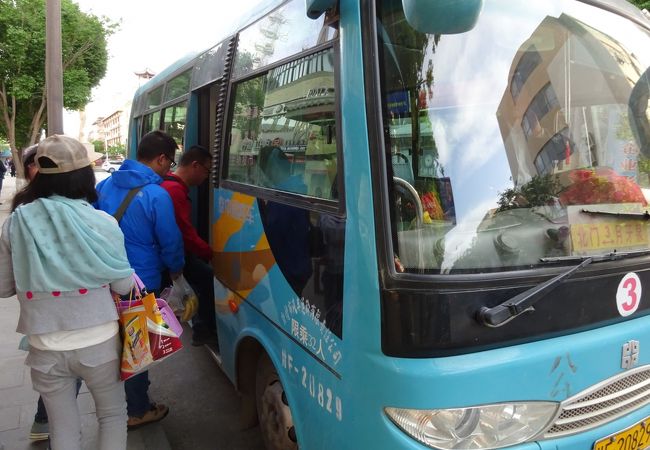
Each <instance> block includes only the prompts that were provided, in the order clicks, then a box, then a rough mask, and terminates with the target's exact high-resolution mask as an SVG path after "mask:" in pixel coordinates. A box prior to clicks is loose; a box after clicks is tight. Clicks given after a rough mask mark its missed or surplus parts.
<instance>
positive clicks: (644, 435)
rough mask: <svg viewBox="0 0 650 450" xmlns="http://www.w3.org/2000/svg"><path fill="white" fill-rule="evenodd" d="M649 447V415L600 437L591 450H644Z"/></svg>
mask: <svg viewBox="0 0 650 450" xmlns="http://www.w3.org/2000/svg"><path fill="white" fill-rule="evenodd" d="M647 448H650V417H647V418H645V419H644V420H642V421H641V422H639V423H637V424H636V425H633V426H631V427H630V428H627V429H625V430H623V431H619V432H618V433H615V434H612V435H611V436H607V437H605V438H602V439H600V440H598V441H596V443H595V444H594V448H593V450H644V449H647Z"/></svg>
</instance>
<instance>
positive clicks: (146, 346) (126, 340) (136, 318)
mask: <svg viewBox="0 0 650 450" xmlns="http://www.w3.org/2000/svg"><path fill="white" fill-rule="evenodd" d="M134 279H135V281H136V287H135V288H134V292H135V294H134V292H132V293H131V296H130V297H129V299H128V300H122V299H120V298H119V296H118V297H116V299H115V305H116V307H117V310H118V313H119V316H120V329H121V332H122V341H123V347H122V364H121V369H120V377H121V379H122V380H127V379H128V378H130V377H132V376H133V375H136V374H138V373H140V372H142V371H144V370H147V369H148V368H149V366H151V365H152V364H154V363H157V362H159V361H162V360H163V359H165V358H167V357H168V356H170V355H172V354H174V353H176V352H177V351H178V350H180V349H181V348H182V347H183V345H182V344H181V340H180V338H179V336H180V331H182V327H181V325H180V323H179V322H178V320H177V319H176V317H175V316H174V314H173V313H171V310H170V308H169V306H168V305H167V303H166V302H165V301H164V300H162V299H156V296H155V295H154V294H153V293H150V294H146V291H145V289H144V285H143V284H142V281H141V280H140V279H139V278H138V277H137V275H134ZM143 295H144V296H143ZM163 311H166V313H164V314H163ZM179 330H180V331H179Z"/></svg>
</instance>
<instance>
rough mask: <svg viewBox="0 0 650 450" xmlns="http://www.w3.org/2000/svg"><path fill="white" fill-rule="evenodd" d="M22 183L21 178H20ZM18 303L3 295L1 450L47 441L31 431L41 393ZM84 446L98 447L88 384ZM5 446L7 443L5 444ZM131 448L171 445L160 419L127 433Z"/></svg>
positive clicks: (0, 217)
mask: <svg viewBox="0 0 650 450" xmlns="http://www.w3.org/2000/svg"><path fill="white" fill-rule="evenodd" d="M16 181H17V178H11V177H10V176H8V175H7V176H6V177H5V179H4V183H3V187H2V191H0V203H2V204H0V226H1V225H2V223H4V221H5V219H6V218H7V217H8V216H9V213H10V209H11V200H12V198H13V196H14V193H15V191H16ZM18 182H19V183H20V181H19V180H18ZM19 310H20V307H19V304H18V301H17V300H16V298H15V297H12V298H8V299H0V450H41V449H45V448H47V441H40V442H32V441H30V440H29V431H30V429H31V426H32V422H33V420H34V413H35V412H36V402H37V400H38V394H37V393H36V392H34V390H33V389H32V381H31V379H30V374H29V368H28V367H27V366H25V364H24V361H25V357H26V356H27V354H26V352H24V351H21V350H18V343H19V342H20V339H21V338H22V335H20V334H18V333H16V331H15V329H16V324H17V323H18V314H19ZM78 405H79V413H80V414H81V425H82V443H83V448H84V450H91V449H95V448H97V444H96V440H97V430H98V427H97V420H96V419H95V405H94V403H93V399H92V396H91V395H90V392H88V389H87V388H86V386H85V384H84V385H83V386H82V388H81V391H80V392H79V397H78ZM3 446H4V447H3ZM127 449H128V450H168V449H171V446H170V445H169V442H168V440H167V436H166V435H165V431H164V429H163V427H162V424H161V423H160V422H158V423H154V424H151V425H147V426H145V427H142V428H139V429H137V430H134V431H130V432H129V435H128V443H127Z"/></svg>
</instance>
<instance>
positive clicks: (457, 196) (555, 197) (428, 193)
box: [377, 0, 650, 274]
mask: <svg viewBox="0 0 650 450" xmlns="http://www.w3.org/2000/svg"><path fill="white" fill-rule="evenodd" d="M621 1H622V0H621ZM401 4H402V2H401V0H382V1H381V2H379V7H378V18H377V36H378V40H379V49H380V51H379V54H380V78H381V99H382V104H383V105H382V106H383V125H384V130H385V133H386V134H385V137H384V140H385V144H386V148H385V149H384V150H385V157H386V169H387V177H386V179H387V180H388V193H389V195H388V199H389V202H390V205H389V210H390V216H391V227H392V228H391V229H392V236H393V238H392V239H393V249H394V252H395V259H396V267H397V268H398V270H402V269H403V270H405V271H406V272H412V273H432V274H436V273H443V274H446V273H482V272H490V271H502V270H517V269H524V268H531V267H535V266H539V265H541V264H548V263H550V262H557V261H560V262H562V261H573V260H575V259H577V258H581V257H586V256H589V255H603V254H608V253H613V252H617V253H618V252H638V251H643V250H647V249H648V248H649V246H650V245H649V244H650V237H649V236H650V226H649V223H650V222H649V221H647V220H644V219H646V218H647V217H646V215H644V213H645V211H647V210H648V201H650V145H649V142H650V134H649V131H650V128H649V127H648V114H649V112H650V110H648V92H649V89H648V85H649V84H650V71H649V70H648V68H649V66H650V39H649V37H650V33H648V31H647V30H645V29H644V28H642V27H641V26H639V25H637V24H636V23H635V22H634V21H631V20H629V19H627V18H625V17H623V16H620V15H617V14H614V13H612V12H608V11H606V10H604V9H600V8H597V7H595V6H593V5H588V4H586V3H582V2H578V1H569V0H530V1H526V2H512V1H510V0H485V2H484V6H483V9H482V11H481V14H480V16H479V19H478V22H477V24H476V26H475V27H474V28H473V29H472V30H471V31H468V32H465V33H461V34H455V35H428V34H423V33H420V32H418V31H416V30H415V29H414V28H412V27H411V26H410V25H409V24H408V22H407V21H406V19H405V17H404V13H403V11H402V6H401Z"/></svg>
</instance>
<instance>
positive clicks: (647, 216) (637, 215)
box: [580, 209, 650, 220]
mask: <svg viewBox="0 0 650 450" xmlns="http://www.w3.org/2000/svg"><path fill="white" fill-rule="evenodd" d="M580 212H583V213H585V214H593V215H601V216H616V217H623V218H626V219H640V220H650V213H648V211H644V212H614V211H605V210H602V209H582V210H580Z"/></svg>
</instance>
